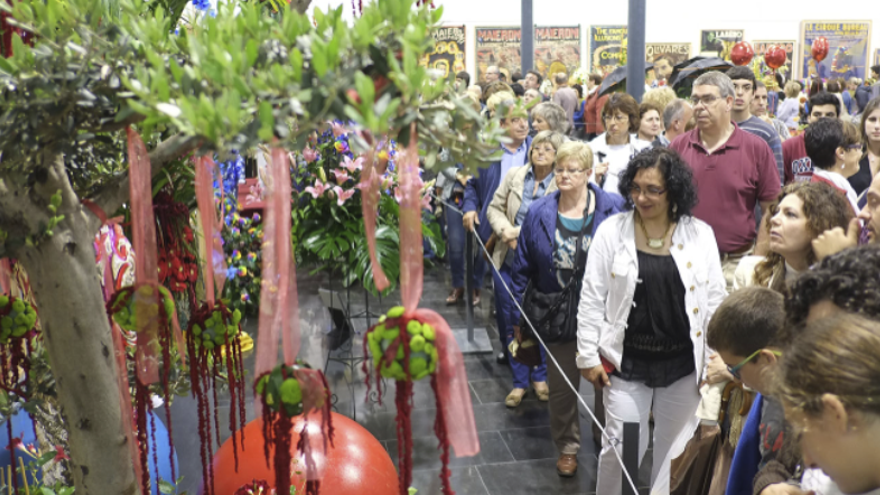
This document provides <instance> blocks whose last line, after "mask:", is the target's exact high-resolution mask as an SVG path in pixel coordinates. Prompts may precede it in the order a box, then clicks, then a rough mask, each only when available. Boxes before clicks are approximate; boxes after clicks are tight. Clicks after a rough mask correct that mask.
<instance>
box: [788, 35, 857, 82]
mask: <svg viewBox="0 0 880 495" xmlns="http://www.w3.org/2000/svg"><path fill="white" fill-rule="evenodd" d="M820 36H824V37H825V38H826V39H827V40H828V56H827V57H825V59H824V60H822V61H821V62H818V63H817V62H816V60H814V59H813V55H812V53H811V50H812V47H813V40H815V39H816V38H818V37H820ZM870 42H871V21H803V22H801V62H800V77H802V78H815V77H820V78H822V79H826V80H827V79H837V78H839V77H842V78H844V79H849V78H850V77H859V78H863V79H864V77H865V75H866V73H867V70H868V67H870V65H869V58H868V57H869V53H870V52H869V51H868V44H869V43H870Z"/></svg>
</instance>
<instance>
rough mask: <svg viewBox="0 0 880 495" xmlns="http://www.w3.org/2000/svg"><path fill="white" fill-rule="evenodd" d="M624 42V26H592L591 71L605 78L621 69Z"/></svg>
mask: <svg viewBox="0 0 880 495" xmlns="http://www.w3.org/2000/svg"><path fill="white" fill-rule="evenodd" d="M624 40H626V26H624V25H619V26H618V25H608V26H590V40H589V42H590V50H589V53H590V60H589V66H590V71H591V72H598V73H599V74H602V76H603V77H604V76H606V75H608V74H610V73H611V71H613V70H614V69H616V68H617V67H619V66H620V55H621V52H622V49H623V42H624Z"/></svg>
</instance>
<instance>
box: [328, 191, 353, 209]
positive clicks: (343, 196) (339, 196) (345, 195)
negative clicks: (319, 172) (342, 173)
mask: <svg viewBox="0 0 880 495" xmlns="http://www.w3.org/2000/svg"><path fill="white" fill-rule="evenodd" d="M333 192H334V193H336V204H338V205H339V206H342V205H344V204H345V202H346V201H348V199H349V198H351V197H352V196H353V195H354V192H355V189H349V190H347V191H346V190H343V189H342V188H341V187H339V186H335V187H334V188H333Z"/></svg>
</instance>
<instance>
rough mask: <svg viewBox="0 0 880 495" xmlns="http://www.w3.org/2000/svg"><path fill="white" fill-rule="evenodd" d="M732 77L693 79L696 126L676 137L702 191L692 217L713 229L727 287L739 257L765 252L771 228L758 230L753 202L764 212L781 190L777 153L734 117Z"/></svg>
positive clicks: (708, 75) (676, 147)
mask: <svg viewBox="0 0 880 495" xmlns="http://www.w3.org/2000/svg"><path fill="white" fill-rule="evenodd" d="M733 98H734V90H733V82H732V81H731V80H730V78H729V77H727V76H726V75H724V74H722V73H720V72H716V71H712V72H707V73H705V74H703V75H701V76H700V77H698V78H697V80H696V81H694V87H693V90H691V104H692V105H693V107H694V118H695V119H696V121H697V127H696V128H695V129H694V130H692V131H689V132H686V133H684V134H682V135H681V136H678V137H677V138H675V141H673V142H672V143H671V144H670V145H669V148H670V149H673V150H675V151H677V152H678V153H679V154H680V155H681V156H682V158H684V160H685V161H686V162H687V163H688V164H690V166H691V168H692V169H693V171H694V181H695V182H696V185H697V194H698V195H699V198H698V202H697V206H696V207H695V208H694V216H695V217H697V218H699V219H700V220H703V221H704V222H706V223H708V224H709V225H710V226H711V227H712V229H714V230H715V239H716V240H717V241H718V251H719V252H720V255H721V266H722V269H723V270H724V277H725V278H726V279H727V289H728V291H730V290H731V289H732V288H733V275H734V272H735V271H736V266H737V264H739V261H740V259H742V257H743V256H745V255H747V254H751V253H752V252H753V251H754V250H755V241H756V239H757V243H758V246H759V249H758V252H759V253H763V252H766V247H762V246H764V245H765V244H766V241H767V240H766V237H767V232H766V230H765V229H763V228H761V229H758V231H757V233H756V232H755V230H756V229H755V206H756V205H757V204H759V203H760V205H761V212H762V216H764V218H766V215H764V214H766V212H767V208H768V207H769V206H770V204H771V203H772V202H773V201H774V200H775V199H776V197H777V196H778V195H779V191H780V185H779V172H778V171H777V169H776V160H775V158H773V152H772V151H771V150H770V147H769V146H767V143H765V142H764V141H763V140H762V139H761V138H759V137H757V136H754V135H752V134H749V133H748V132H746V131H743V130H742V129H740V128H739V127H737V125H736V124H735V123H733V122H732V121H731V120H730V113H731V110H732V108H733Z"/></svg>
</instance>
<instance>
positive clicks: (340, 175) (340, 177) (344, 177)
mask: <svg viewBox="0 0 880 495" xmlns="http://www.w3.org/2000/svg"><path fill="white" fill-rule="evenodd" d="M331 172H333V175H335V176H336V183H337V184H345V183H346V182H348V181H349V180H351V177H349V176H348V173H346V172H345V170H340V169H338V168H337V169H333V170H331Z"/></svg>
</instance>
